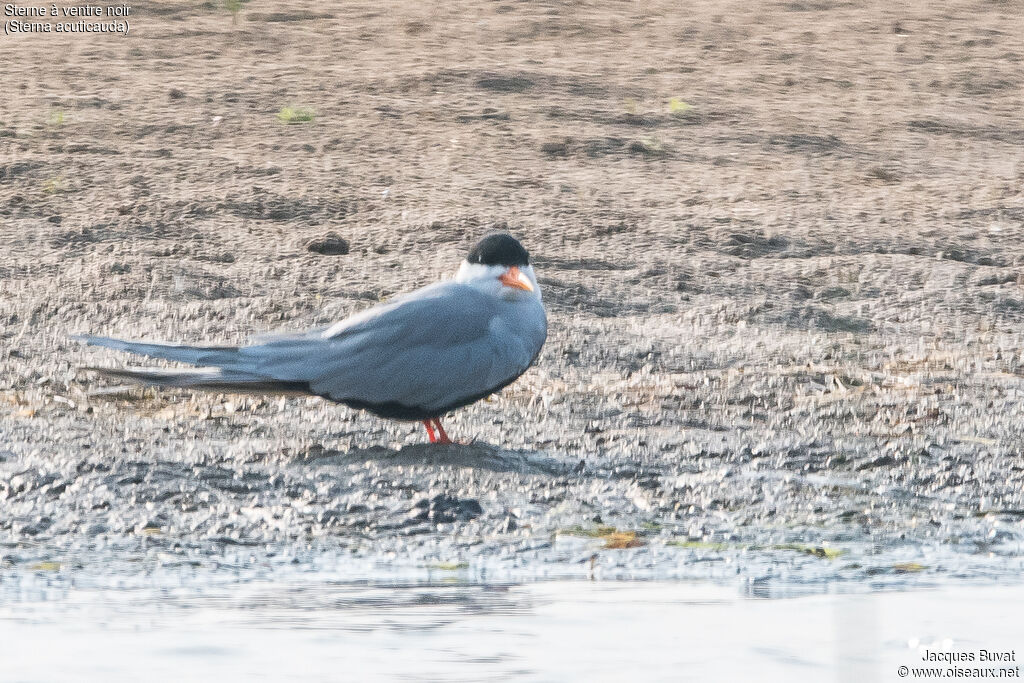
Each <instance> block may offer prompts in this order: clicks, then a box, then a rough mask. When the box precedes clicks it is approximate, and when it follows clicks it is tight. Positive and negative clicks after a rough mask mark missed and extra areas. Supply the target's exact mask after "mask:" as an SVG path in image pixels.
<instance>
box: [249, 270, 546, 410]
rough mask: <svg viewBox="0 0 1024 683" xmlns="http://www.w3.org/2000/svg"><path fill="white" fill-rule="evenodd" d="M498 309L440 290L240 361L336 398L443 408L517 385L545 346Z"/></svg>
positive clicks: (490, 302)
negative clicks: (504, 387)
mask: <svg viewBox="0 0 1024 683" xmlns="http://www.w3.org/2000/svg"><path fill="white" fill-rule="evenodd" d="M500 304H501V302H499V301H497V300H495V299H493V298H492V297H488V296H486V295H484V294H481V293H480V292H478V291H476V290H475V289H473V288H471V287H468V286H466V285H461V284H458V283H454V282H446V283H440V284H437V285H431V286H429V287H425V288H423V289H421V290H418V291H417V292H414V293H413V294H410V295H408V296H406V297H404V298H402V299H399V300H397V301H396V302H395V303H392V304H385V305H382V306H377V307H374V308H372V309H370V310H368V311H365V312H363V313H361V314H358V315H356V316H353V317H352V318H349V319H348V320H346V321H343V322H341V323H338V324H337V325H335V326H333V327H331V328H328V329H327V330H325V331H324V332H323V333H322V334H321V335H320V336H319V337H312V338H311V337H309V336H305V335H303V336H296V337H293V338H287V339H282V340H280V341H278V342H272V343H270V344H264V345H259V346H250V347H244V348H242V349H240V356H241V358H240V361H241V363H242V364H244V366H245V367H244V369H245V370H246V371H249V372H254V373H256V374H258V375H261V376H264V377H272V378H274V379H277V380H282V381H302V382H308V383H309V386H310V389H311V391H312V392H313V393H316V394H320V395H322V396H327V397H329V398H331V399H334V400H337V401H342V402H345V401H353V402H359V403H370V404H379V403H389V402H394V403H399V404H401V405H404V406H417V407H420V408H425V409H431V408H441V407H445V406H450V405H452V404H454V403H457V402H458V401H459V400H461V399H466V398H469V397H475V396H480V395H485V394H487V393H489V392H490V391H492V390H494V389H496V388H498V387H500V386H503V385H504V384H507V383H508V382H510V381H511V380H513V379H515V378H516V377H518V376H519V375H520V374H522V373H523V372H524V371H525V370H526V369H527V368H528V367H529V365H530V363H531V362H532V360H533V358H534V357H535V356H536V353H537V351H538V350H539V348H540V345H541V344H543V337H541V338H540V340H539V342H537V341H536V339H533V338H527V337H524V336H523V335H522V334H520V333H519V332H518V325H517V320H516V319H515V315H512V316H509V315H507V314H505V315H503V311H502V309H500V308H499V306H500ZM540 313H541V316H543V309H540ZM533 336H534V337H535V336H536V335H533ZM239 369H242V368H239Z"/></svg>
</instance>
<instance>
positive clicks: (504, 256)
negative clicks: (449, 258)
mask: <svg viewBox="0 0 1024 683" xmlns="http://www.w3.org/2000/svg"><path fill="white" fill-rule="evenodd" d="M466 260H467V261H469V262H470V263H482V264H483V265H485V266H528V265H530V253H529V252H528V251H526V249H523V245H521V244H519V240H517V239H516V238H515V237H513V236H512V235H509V234H508V233H504V232H493V233H491V234H490V235H485V236H484V237H483V238H482V239H481V240H480V241H479V242H477V243H476V245H475V246H474V247H473V248H472V249H471V250H470V252H469V256H467V257H466Z"/></svg>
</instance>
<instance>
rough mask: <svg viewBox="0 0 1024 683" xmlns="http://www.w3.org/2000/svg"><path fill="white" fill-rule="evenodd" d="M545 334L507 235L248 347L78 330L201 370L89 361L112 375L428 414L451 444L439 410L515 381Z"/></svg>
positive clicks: (521, 256)
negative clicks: (335, 316) (330, 316)
mask: <svg viewBox="0 0 1024 683" xmlns="http://www.w3.org/2000/svg"><path fill="white" fill-rule="evenodd" d="M546 338H547V315H546V313H545V311H544V305H543V303H542V301H541V293H540V287H539V286H538V284H537V277H536V275H535V274H534V271H533V266H531V265H530V255H529V253H528V252H527V251H526V249H524V248H523V245H522V244H520V243H519V241H518V240H516V239H515V238H514V237H512V236H511V235H508V234H505V233H494V234H490V235H486V236H485V237H483V238H482V239H481V240H480V241H479V242H477V243H476V245H475V246H474V247H473V248H472V250H471V251H470V252H469V254H468V256H467V257H466V259H465V260H464V261H463V262H462V264H461V265H460V266H459V269H458V271H457V272H456V274H455V277H454V279H451V280H442V281H440V282H436V283H434V284H431V285H427V286H426V287H423V288H421V289H417V290H415V291H413V292H410V293H409V294H405V295H403V296H400V297H398V298H396V299H394V300H392V301H389V302H387V303H382V304H378V305H376V306H373V307H371V308H369V309H367V310H364V311H362V312H360V313H357V314H355V315H353V316H351V317H349V318H346V319H344V320H342V321H340V322H337V323H334V324H333V325H329V326H327V327H320V328H316V329H312V330H308V331H306V332H299V333H284V334H275V335H272V336H269V337H262V338H261V337H257V338H255V339H254V340H253V343H251V344H249V345H247V346H194V345H191V344H174V343H155V342H145V341H126V340H123V339H116V338H112V337H98V336H91V335H81V336H76V337H74V339H76V340H78V341H81V342H84V343H86V344H90V345H93V346H103V347H107V348H110V349H116V350H119V351H127V352H129V353H134V354H138V355H141V356H148V357H150V358H161V359H164V360H170V361H178V362H182V363H187V364H190V365H194V366H198V367H196V368H188V369H169V368H152V367H125V368H95V367H90V368H85V369H86V370H92V371H95V372H98V373H100V374H101V375H104V376H107V377H116V378H122V379H128V380H132V381H135V382H140V383H142V384H148V385H156V386H165V387H184V388H189V389H205V390H211V391H222V392H238V393H270V394H291V395H296V394H297V395H309V396H320V397H323V398H325V399H328V400H330V401H334V402H336V403H341V404H344V405H346V406H349V407H351V408H357V409H362V410H367V411H369V412H371V413H373V414H375V415H378V416H380V417H384V418H389V419H396V420H417V421H421V422H422V423H423V425H424V427H426V430H427V436H428V438H429V439H430V442H431V443H451V440H450V439H449V438H448V434H447V433H446V432H445V430H444V427H442V426H441V418H442V417H443V416H444V415H446V414H448V413H449V412H451V411H453V410H455V409H457V408H461V407H463V406H467V405H469V404H471V403H474V402H476V401H479V400H480V399H482V398H485V397H487V396H489V395H491V394H493V393H495V392H497V391H499V390H501V389H502V388H504V387H505V386H507V385H509V384H511V383H512V382H514V381H515V380H516V379H517V378H519V376H520V375H522V374H523V373H524V372H526V370H527V368H529V367H530V365H531V364H532V363H533V361H534V360H536V358H537V355H538V354H539V353H540V350H541V347H543V346H544V341H545V339H546ZM435 428H436V432H435Z"/></svg>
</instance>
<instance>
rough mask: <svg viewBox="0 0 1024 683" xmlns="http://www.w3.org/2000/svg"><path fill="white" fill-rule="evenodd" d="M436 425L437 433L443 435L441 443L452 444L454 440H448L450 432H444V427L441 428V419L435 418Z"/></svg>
mask: <svg viewBox="0 0 1024 683" xmlns="http://www.w3.org/2000/svg"><path fill="white" fill-rule="evenodd" d="M434 424H435V425H436V426H437V431H438V432H439V433H440V434H441V438H440V439H439V442H440V443H451V442H452V440H451V439H449V438H448V432H446V431H444V427H442V426H441V418H439V417H435V418H434Z"/></svg>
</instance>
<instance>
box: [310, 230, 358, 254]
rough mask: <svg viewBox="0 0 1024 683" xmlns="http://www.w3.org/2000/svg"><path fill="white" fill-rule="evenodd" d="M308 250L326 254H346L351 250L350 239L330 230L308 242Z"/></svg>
mask: <svg viewBox="0 0 1024 683" xmlns="http://www.w3.org/2000/svg"><path fill="white" fill-rule="evenodd" d="M306 251H311V252H313V253H314V254H323V255H324V256H344V255H345V254H347V253H348V251H349V244H348V240H346V239H345V238H343V237H341V236H340V235H338V234H337V233H334V232H329V233H327V234H326V235H324V236H323V237H317V238H316V239H312V240H310V241H309V242H307V243H306Z"/></svg>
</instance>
